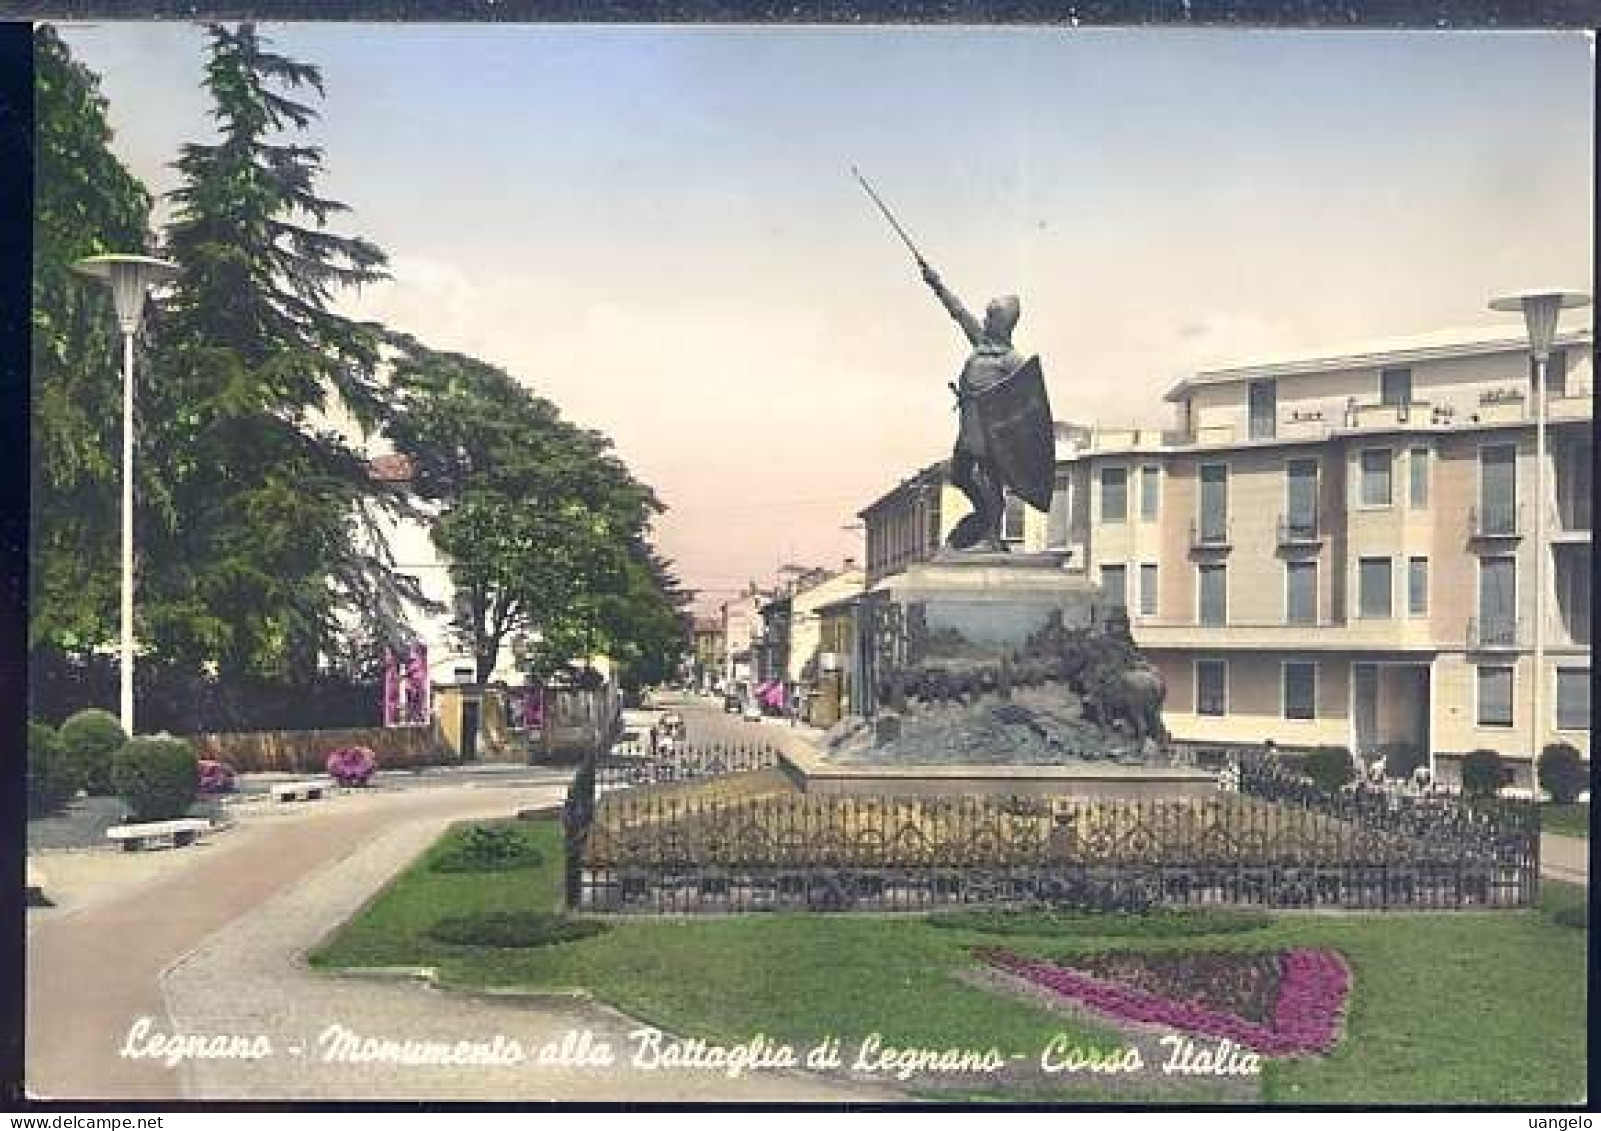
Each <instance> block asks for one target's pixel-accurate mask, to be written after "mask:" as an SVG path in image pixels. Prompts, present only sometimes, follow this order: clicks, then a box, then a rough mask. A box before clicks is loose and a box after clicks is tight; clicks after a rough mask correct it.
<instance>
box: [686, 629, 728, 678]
mask: <svg viewBox="0 0 1601 1131" xmlns="http://www.w3.org/2000/svg"><path fill="white" fill-rule="evenodd" d="M691 633H692V637H693V638H692V640H691V655H692V656H693V659H692V661H691V664H692V669H691V671H690V678H691V681H692V682H693V683H694V685H695V687H696V688H698V689H699V690H701V691H716V690H717V689H718V688H719V687H720V686H721V680H722V678H723V671H724V667H725V663H726V651H727V650H726V648H725V642H724V639H723V621H722V618H721V617H720V616H719V617H711V616H698V617H696V618H695V620H694V623H693V626H692V627H691Z"/></svg>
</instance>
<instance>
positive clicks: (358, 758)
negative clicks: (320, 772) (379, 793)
mask: <svg viewBox="0 0 1601 1131" xmlns="http://www.w3.org/2000/svg"><path fill="white" fill-rule="evenodd" d="M324 765H325V768H326V769H327V771H328V776H329V777H331V778H333V779H334V781H336V782H338V783H339V784H340V785H343V786H363V785H366V784H367V783H368V782H369V781H370V780H371V779H372V775H373V772H374V771H375V770H377V769H378V756H377V755H376V754H374V753H373V752H372V751H371V750H368V749H367V748H366V747H365V746H344V747H341V748H340V749H338V750H335V751H334V752H333V753H332V754H329V755H328V761H327V762H326V763H325V764H324Z"/></svg>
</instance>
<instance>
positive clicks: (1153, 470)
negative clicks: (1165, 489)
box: [1140, 463, 1162, 522]
mask: <svg viewBox="0 0 1601 1131" xmlns="http://www.w3.org/2000/svg"><path fill="white" fill-rule="evenodd" d="M1161 495H1162V469H1161V468H1160V467H1159V466H1157V465H1156V464H1154V463H1148V464H1146V465H1145V466H1144V467H1142V468H1140V518H1141V520H1142V521H1145V522H1155V521H1156V511H1157V503H1158V501H1159V500H1160V498H1161Z"/></svg>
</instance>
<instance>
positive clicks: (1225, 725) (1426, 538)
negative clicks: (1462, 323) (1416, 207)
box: [1087, 333, 1592, 787]
mask: <svg viewBox="0 0 1601 1131" xmlns="http://www.w3.org/2000/svg"><path fill="white" fill-rule="evenodd" d="M1558 344H1559V347H1560V348H1559V350H1558V353H1557V356H1556V357H1555V358H1554V359H1553V363H1552V369H1551V372H1552V379H1551V382H1550V385H1551V387H1550V390H1549V392H1548V400H1547V406H1548V418H1549V421H1550V424H1549V429H1548V455H1547V461H1546V462H1547V467H1546V477H1545V494H1544V497H1543V498H1541V497H1538V496H1537V495H1536V486H1535V484H1536V479H1537V475H1536V468H1535V436H1534V431H1535V429H1534V403H1533V399H1532V397H1533V392H1532V387H1531V382H1530V375H1529V360H1528V347H1527V343H1526V341H1525V340H1524V339H1523V338H1522V337H1521V336H1520V335H1514V334H1508V333H1501V334H1495V335H1452V336H1441V337H1437V338H1434V339H1423V340H1413V341H1412V342H1406V343H1392V344H1388V345H1384V346H1379V347H1375V348H1371V349H1365V350H1358V351H1347V352H1340V353H1329V354H1325V355H1321V356H1307V357H1301V358H1292V359H1285V360H1283V361H1277V362H1264V363H1261V364H1253V365H1249V366H1242V367H1238V368H1232V369H1219V370H1213V371H1209V372H1204V373H1198V374H1196V375H1194V376H1192V377H1189V378H1186V379H1185V380H1183V381H1181V382H1179V383H1178V384H1177V385H1176V386H1175V387H1174V388H1173V390H1172V391H1171V392H1170V393H1169V394H1168V399H1169V401H1171V402H1172V403H1173V404H1174V406H1175V409H1176V411H1177V415H1178V422H1179V427H1178V429H1177V431H1176V432H1175V433H1167V434H1163V435H1161V436H1160V437H1155V436H1150V435H1145V436H1139V435H1133V434H1129V435H1120V434H1118V433H1112V432H1108V433H1103V434H1101V435H1099V436H1098V437H1097V438H1096V443H1095V444H1094V446H1093V448H1092V451H1091V452H1090V455H1089V458H1088V461H1087V462H1088V464H1089V478H1090V482H1091V484H1092V494H1093V499H1092V508H1091V529H1090V538H1089V543H1090V547H1091V553H1090V562H1089V564H1090V567H1091V569H1092V571H1093V573H1094V576H1095V578H1096V579H1097V580H1098V581H1099V582H1100V583H1101V584H1102V586H1103V588H1104V589H1105V590H1106V591H1107V592H1108V596H1109V599H1111V600H1114V601H1118V600H1120V601H1121V602H1122V603H1123V604H1124V605H1125V606H1126V607H1127V608H1128V610H1129V614H1130V620H1131V623H1132V625H1133V629H1134V635H1135V639H1136V641H1137V642H1138V643H1139V645H1140V646H1141V648H1142V649H1143V650H1144V651H1145V652H1146V654H1147V655H1148V656H1149V657H1150V658H1151V660H1152V662H1153V663H1155V664H1156V665H1157V666H1158V667H1159V668H1161V670H1162V671H1163V673H1164V675H1165V676H1166V678H1167V682H1168V698H1167V722H1168V726H1169V728H1170V729H1171V730H1172V731H1173V733H1174V735H1175V737H1177V738H1180V739H1183V740H1188V741H1192V742H1198V743H1210V742H1217V743H1229V744H1234V743H1240V742H1259V741H1261V740H1262V739H1263V738H1267V737H1271V738H1272V739H1273V740H1274V741H1275V742H1276V743H1277V744H1278V745H1280V746H1283V747H1309V746H1316V745H1336V746H1343V747H1346V748H1348V749H1350V750H1352V751H1354V752H1356V753H1357V754H1358V755H1359V756H1361V757H1364V758H1368V759H1371V758H1373V757H1376V756H1378V755H1380V754H1383V753H1385V752H1387V751H1389V750H1391V749H1392V748H1395V747H1413V748H1415V749H1416V750H1418V751H1421V752H1423V753H1424V754H1425V755H1428V756H1432V757H1433V759H1435V769H1436V772H1437V773H1438V774H1439V775H1440V777H1441V778H1442V779H1443V780H1446V781H1452V780H1454V779H1455V777H1456V764H1457V761H1458V760H1459V759H1460V757H1461V756H1462V755H1463V754H1465V753H1467V752H1468V751H1471V750H1474V749H1479V748H1488V749H1493V750H1496V751H1498V752H1499V753H1501V754H1502V755H1503V756H1506V757H1508V758H1511V759H1516V760H1518V762H1517V767H1516V770H1515V774H1516V780H1515V782H1514V783H1513V784H1516V785H1519V786H1523V787H1529V786H1531V785H1532V782H1533V777H1532V766H1533V762H1532V759H1533V757H1535V756H1537V755H1538V753H1539V751H1540V749H1541V748H1542V747H1543V746H1544V745H1545V744H1546V743H1549V742H1556V741H1563V742H1568V743H1570V744H1572V745H1573V746H1575V747H1577V748H1578V749H1579V750H1580V751H1581V752H1582V753H1584V754H1585V756H1586V757H1588V751H1589V669H1590V650H1589V601H1590V594H1589V578H1590V490H1591V454H1592V447H1591V439H1590V425H1591V415H1592V413H1591V406H1590V390H1591V387H1592V385H1591V381H1592V365H1591V357H1590V353H1591V351H1590V341H1589V337H1588V335H1585V334H1566V335H1562V336H1561V337H1560V338H1559V339H1558ZM1536 507H1541V508H1543V509H1544V511H1545V517H1546V521H1545V537H1544V539H1543V543H1544V544H1543V545H1540V544H1536V541H1535V537H1534V523H1533V515H1534V510H1535V508H1536ZM1537 585H1540V586H1542V587H1543V589H1544V595H1545V600H1544V609H1545V615H1544V618H1543V624H1542V626H1541V630H1542V631H1543V635H1544V651H1545V662H1544V667H1543V670H1541V671H1538V672H1537V671H1536V670H1535V666H1534V658H1533V653H1534V643H1535V640H1534V637H1535V632H1536V625H1535V612H1534V609H1535V604H1536V599H1535V591H1536V586H1537ZM1536 679H1538V680H1540V681H1541V684H1542V686H1541V692H1542V694H1541V696H1540V698H1541V700H1542V702H1541V706H1540V710H1539V717H1538V718H1536V717H1535V715H1534V713H1533V712H1534V710H1535V707H1534V702H1535V694H1534V684H1535V681H1536Z"/></svg>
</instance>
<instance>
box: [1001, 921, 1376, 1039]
mask: <svg viewBox="0 0 1601 1131" xmlns="http://www.w3.org/2000/svg"><path fill="white" fill-rule="evenodd" d="M974 953H975V954H976V955H977V956H978V957H979V958H981V959H982V960H983V961H985V962H987V963H989V964H990V965H992V966H995V967H998V968H999V969H1002V970H1005V971H1007V972H1008V973H1010V974H1013V975H1015V976H1017V977H1020V978H1022V979H1024V980H1025V981H1028V982H1032V983H1034V984H1035V985H1037V986H1041V987H1043V988H1045V989H1047V990H1050V991H1051V992H1053V993H1057V994H1060V995H1061V996H1063V997H1066V998H1070V999H1072V1000H1073V1001H1077V1002H1079V1003H1081V1004H1083V1005H1085V1006H1088V1007H1089V1008H1090V1009H1093V1010H1095V1011H1096V1012H1098V1013H1101V1014H1104V1015H1106V1016H1108V1017H1113V1018H1117V1019H1119V1020H1123V1021H1137V1022H1144V1023H1149V1024H1157V1025H1168V1026H1171V1027H1172V1028H1174V1029H1180V1030H1183V1031H1185V1032H1189V1033H1195V1034H1199V1035H1203V1036H1208V1037H1227V1038H1229V1039H1230V1040H1233V1041H1235V1042H1237V1043H1239V1044H1241V1045H1245V1046H1248V1047H1250V1048H1253V1049H1255V1050H1256V1051H1257V1052H1259V1053H1262V1054H1263V1055H1265V1056H1304V1055H1306V1054H1309V1053H1323V1052H1327V1051H1328V1050H1329V1049H1330V1048H1332V1047H1333V1045H1334V1042H1335V1041H1336V1040H1337V1039H1338V1037H1339V1027H1340V1016H1341V1013H1342V1011H1343V1010H1344V1007H1345V999H1346V995H1347V994H1348V993H1349V991H1350V988H1351V972H1350V970H1349V969H1348V968H1347V966H1346V964H1345V960H1344V959H1343V958H1341V957H1340V955H1339V954H1337V953H1336V952H1334V951H1331V950H1311V949H1296V950H1291V951H1285V952H1283V953H1280V954H1276V955H1251V954H1232V955H1231V954H1227V953H1221V952H1218V953H1210V954H1194V953H1176V952H1167V953H1163V954H1161V955H1155V954H1135V953H1129V952H1124V953H1122V954H1119V955H1085V956H1082V957H1080V956H1075V957H1073V958H1072V959H1071V960H1070V961H1073V962H1082V963H1083V964H1084V965H1086V966H1092V967H1096V968H1097V969H1098V971H1100V972H1101V973H1103V974H1105V975H1107V977H1099V976H1095V975H1093V974H1090V973H1086V972H1085V971H1083V970H1078V969H1073V968H1071V967H1068V966H1062V965H1058V964H1056V963H1053V962H1049V961H1046V960H1044V959H1038V958H1028V957H1025V956H1023V955H1020V954H1016V953H1014V952H1012V951H1009V950H1004V949H1000V948H984V949H980V950H977V951H975V952H974ZM1184 959H1190V960H1191V962H1190V963H1189V964H1188V967H1187V968H1186V964H1185V963H1184V961H1183V960H1184ZM1231 960H1232V961H1231ZM1264 963H1266V965H1264ZM1272 966H1276V967H1277V970H1276V973H1277V980H1276V985H1270V984H1269V983H1270V981H1271V977H1270V970H1271V967H1272ZM1110 977H1116V978H1118V979H1120V980H1118V981H1112V980H1109V978H1110ZM1122 979H1129V980H1131V981H1136V983H1137V984H1133V985H1130V984H1127V983H1126V982H1125V981H1123V980H1122ZM1156 987H1161V989H1160V990H1159V989H1157V988H1156ZM1242 1013H1250V1014H1254V1015H1255V1016H1254V1017H1249V1016H1242Z"/></svg>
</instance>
